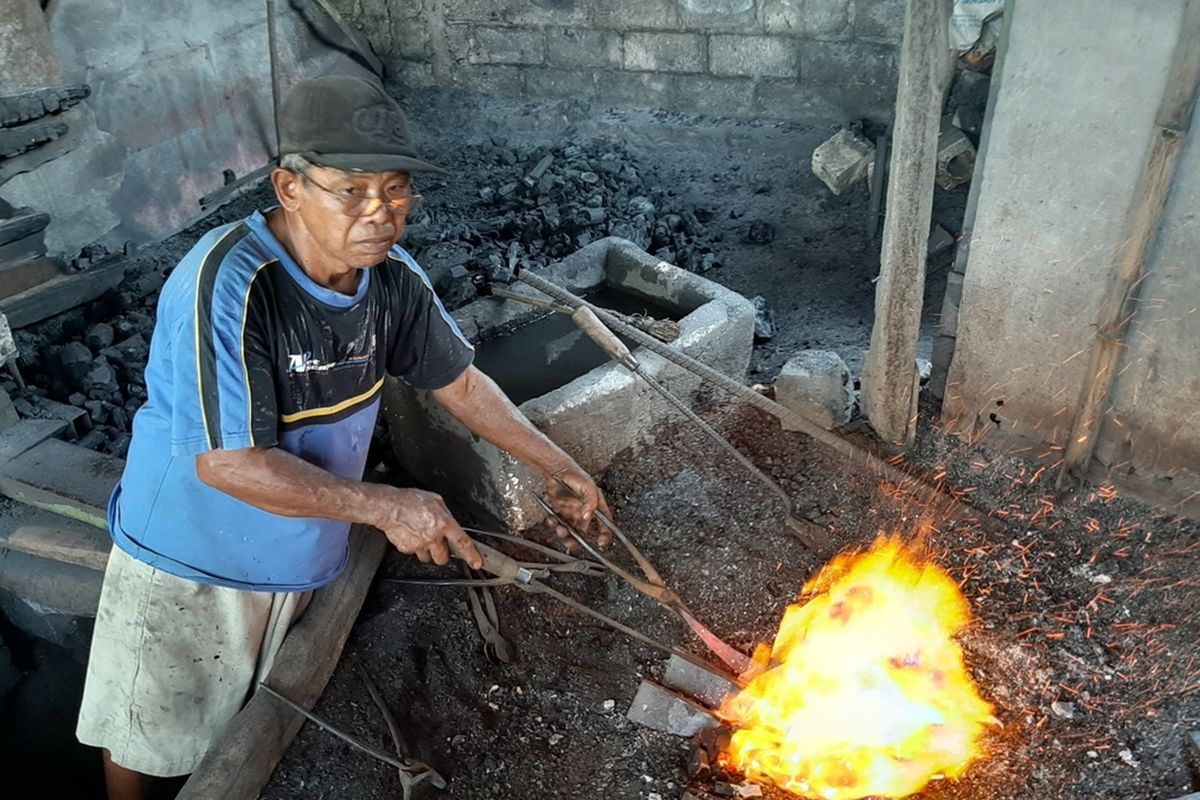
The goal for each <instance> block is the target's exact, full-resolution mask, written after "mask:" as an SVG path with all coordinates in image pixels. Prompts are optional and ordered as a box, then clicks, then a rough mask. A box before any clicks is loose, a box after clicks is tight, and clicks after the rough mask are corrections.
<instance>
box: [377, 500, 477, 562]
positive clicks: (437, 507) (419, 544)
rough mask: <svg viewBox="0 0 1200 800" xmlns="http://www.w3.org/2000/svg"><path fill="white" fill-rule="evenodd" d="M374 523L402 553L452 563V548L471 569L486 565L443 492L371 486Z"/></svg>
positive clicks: (424, 560)
mask: <svg viewBox="0 0 1200 800" xmlns="http://www.w3.org/2000/svg"><path fill="white" fill-rule="evenodd" d="M372 488H373V489H374V490H375V491H376V492H377V494H376V493H373V494H372V497H371V500H372V505H373V506H374V508H373V509H371V511H370V512H369V514H370V516H371V518H372V519H371V524H372V525H374V526H375V527H376V528H379V530H381V531H383V533H384V534H385V535H386V536H387V538H388V541H390V542H391V543H392V544H393V545H395V547H396V549H397V550H399V551H400V552H401V553H407V554H409V555H413V556H416V557H417V558H419V559H421V562H422V563H425V564H428V563H429V562H431V561H432V562H433V563H434V564H438V565H440V566H445V565H446V564H449V563H450V553H451V551H453V552H454V553H455V554H457V555H458V556H459V557H460V558H461V559H462V560H463V561H465V562H466V563H467V565H468V566H470V567H471V568H472V569H480V568H481V567H482V566H483V557H482V556H481V555H479V550H478V549H476V547H475V543H474V542H473V541H471V537H469V536H467V534H466V532H465V531H464V530H463V529H462V527H461V526H460V525H459V524H458V522H457V521H455V519H454V517H453V516H452V515H451V514H450V510H449V509H447V508H446V503H445V502H444V501H443V500H442V498H441V495H437V494H434V493H433V492H424V491H421V490H420V489H398V488H396V487H394V486H380V485H378V484H375V485H374V486H373V487H372Z"/></svg>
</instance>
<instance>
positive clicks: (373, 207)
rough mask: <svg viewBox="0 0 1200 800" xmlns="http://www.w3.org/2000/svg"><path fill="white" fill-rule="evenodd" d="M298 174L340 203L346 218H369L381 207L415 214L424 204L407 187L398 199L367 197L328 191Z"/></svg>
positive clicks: (392, 211) (303, 174)
mask: <svg viewBox="0 0 1200 800" xmlns="http://www.w3.org/2000/svg"><path fill="white" fill-rule="evenodd" d="M300 174H301V175H302V176H304V179H305V180H306V181H308V182H309V183H311V184H312V185H313V186H316V187H317V188H318V189H320V190H321V191H323V192H325V193H326V194H328V195H330V196H331V197H333V198H334V199H335V200H337V201H338V202H339V203H341V206H342V213H343V214H345V215H346V216H347V217H369V216H371V215H372V214H374V213H375V212H376V211H378V210H379V207H380V206H381V205H382V206H383V207H384V208H385V209H387V210H388V211H389V212H391V213H392V214H415V213H416V212H417V210H418V209H419V208H421V206H422V205H423V204H424V202H425V198H424V197H422V196H421V195H419V194H413V192H412V189H411V188H410V187H407V186H406V187H405V188H404V195H403V196H400V197H367V196H366V195H356V194H348V193H346V192H339V191H336V190H334V189H330V188H329V187H328V186H325V185H323V184H322V183H320V182H319V181H317V180H316V179H314V178H313V176H312V175H309V174H308V173H307V172H301V173H300Z"/></svg>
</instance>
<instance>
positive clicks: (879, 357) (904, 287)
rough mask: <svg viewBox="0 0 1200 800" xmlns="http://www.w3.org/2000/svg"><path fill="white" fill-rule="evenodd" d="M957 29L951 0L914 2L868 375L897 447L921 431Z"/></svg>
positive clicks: (874, 411)
mask: <svg viewBox="0 0 1200 800" xmlns="http://www.w3.org/2000/svg"><path fill="white" fill-rule="evenodd" d="M949 24H950V0H909V2H908V11H907V12H906V13H905V16H904V42H903V44H902V45H901V48H900V86H899V91H898V93H897V96H896V121H895V127H894V128H893V129H892V161H891V170H890V171H889V173H888V191H887V214H886V216H885V217H884V222H883V248H882V253H881V256H880V270H879V279H878V283H876V286H875V324H874V326H873V327H872V328H871V349H870V350H869V351H868V352H867V356H866V358H865V360H864V362H863V375H862V385H863V389H862V403H863V411H864V412H865V413H866V415H867V417H868V419H870V421H871V425H872V426H873V427H874V428H875V431H876V432H877V433H878V434H879V435H880V436H881V437H882V438H883V439H885V440H887V441H892V442H904V443H909V442H911V441H912V439H913V436H914V434H915V432H916V416H917V414H916V404H917V387H918V385H919V384H918V380H919V379H918V376H917V367H916V358H917V337H918V335H919V333H920V328H921V302H922V299H923V297H924V293H925V257H926V248H927V244H928V239H929V223H930V218H931V216H932V211H933V180H934V175H935V173H936V172H937V141H938V131H939V130H940V129H941V116H942V96H943V93H944V91H945V83H946V80H947V78H946V76H947V73H948V70H947V68H946V64H947V62H948V60H949V59H950V45H949V41H948V36H947V28H948V26H949Z"/></svg>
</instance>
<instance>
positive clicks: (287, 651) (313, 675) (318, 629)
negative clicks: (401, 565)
mask: <svg viewBox="0 0 1200 800" xmlns="http://www.w3.org/2000/svg"><path fill="white" fill-rule="evenodd" d="M386 548H387V539H386V538H385V537H384V536H383V535H382V534H381V533H380V532H379V531H377V530H374V529H372V528H366V527H359V526H355V527H354V528H353V529H352V530H351V532H350V564H349V566H347V567H346V571H345V572H344V573H343V574H342V576H341V577H340V578H338V579H337V580H336V581H335V582H334V583H332V584H330V585H329V586H327V587H325V588H323V589H320V590H319V591H317V592H316V594H314V595H313V599H312V603H311V604H310V605H309V607H308V610H307V611H306V612H305V614H304V616H303V617H301V619H300V621H299V622H298V623H296V625H295V627H293V628H292V629H291V630H290V631H289V632H288V634H287V638H285V639H284V642H283V646H282V647H280V649H279V655H278V656H276V658H275V665H274V666H273V667H272V668H271V673H270V675H268V677H267V684H268V685H269V686H270V687H271V688H272V689H275V690H276V691H277V692H279V693H280V694H282V695H284V696H285V697H288V698H290V699H291V700H294V701H296V702H297V703H299V704H300V705H302V706H304V707H306V708H311V707H312V706H313V705H314V704H315V703H316V701H317V699H318V698H320V696H321V693H322V692H323V691H324V690H325V685H326V684H327V683H328V682H329V678H330V677H331V676H332V675H333V670H334V668H335V667H336V666H337V663H338V659H339V658H340V657H341V654H342V648H343V647H344V646H345V644H346V638H347V637H348V636H349V635H350V628H351V626H352V625H353V624H354V620H355V618H356V617H357V616H358V612H359V609H361V608H362V604H363V600H364V599H365V598H366V596H367V590H368V589H369V588H370V586H371V580H372V579H373V578H374V576H375V570H376V569H378V568H379V562H380V561H381V560H382V559H383V553H384V551H385V550H386ZM303 723H304V718H303V717H302V716H301V715H300V714H298V713H296V712H295V711H292V710H291V709H289V708H287V707H286V706H285V705H284V704H283V703H281V702H279V701H278V700H276V699H275V698H273V697H270V696H268V695H267V694H266V693H265V692H256V693H255V694H254V696H253V697H252V698H251V699H250V702H249V703H247V704H246V706H245V708H243V709H242V710H241V711H240V712H239V713H238V715H237V716H236V717H234V719H233V721H232V722H231V723H230V724H229V725H228V726H227V727H226V728H225V731H224V732H223V733H222V734H221V736H220V737H219V738H218V739H217V741H216V742H214V743H213V746H212V748H211V749H210V750H209V751H208V754H207V755H206V756H205V757H204V760H203V761H202V762H200V766H199V767H198V768H197V769H196V771H195V772H193V773H192V776H191V777H190V778H189V779H188V782H187V784H186V785H185V786H184V787H183V790H182V791H181V792H180V794H179V795H178V798H177V800H253V798H256V797H258V793H259V792H260V791H261V790H262V787H263V786H265V785H266V783H267V781H268V780H269V779H270V777H271V773H273V772H274V771H275V767H276V766H277V765H278V764H279V760H280V759H281V758H283V754H284V753H285V752H287V749H288V746H289V745H290V744H291V742H292V739H294V738H295V737H296V734H297V733H298V732H299V730H300V726H301V725H302V724H303Z"/></svg>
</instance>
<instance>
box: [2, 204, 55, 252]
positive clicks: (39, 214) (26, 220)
mask: <svg viewBox="0 0 1200 800" xmlns="http://www.w3.org/2000/svg"><path fill="white" fill-rule="evenodd" d="M49 224H50V215H49V214H47V213H45V212H44V211H34V210H33V209H32V208H18V209H17V210H16V212H15V214H14V215H13V216H12V217H9V218H8V219H0V244H8V243H9V242H15V241H17V240H19V239H24V238H25V237H26V236H32V235H33V234H35V233H37V232H38V231H42V230H45V228H46V226H47V225H49Z"/></svg>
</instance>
